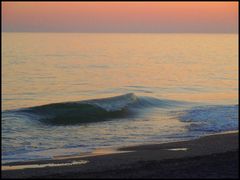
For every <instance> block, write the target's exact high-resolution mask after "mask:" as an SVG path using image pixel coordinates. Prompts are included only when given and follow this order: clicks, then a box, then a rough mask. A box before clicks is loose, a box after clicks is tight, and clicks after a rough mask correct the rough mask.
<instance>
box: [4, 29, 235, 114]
mask: <svg viewBox="0 0 240 180" xmlns="http://www.w3.org/2000/svg"><path fill="white" fill-rule="evenodd" d="M237 38H238V36H237V35H233V34H82V33H74V34H68V33H63V34H61V33H60V34H59V33H56V34H54V33H3V40H2V41H3V49H2V57H3V61H2V65H3V69H2V70H3V73H2V75H3V78H2V83H3V84H2V85H3V87H2V95H3V102H2V105H3V109H4V110H5V109H15V108H22V107H31V106H36V105H41V104H48V103H55V102H64V101H76V100H84V99H91V98H103V97H108V96H115V95H121V94H125V93H131V92H133V93H136V94H139V95H149V96H155V97H160V98H164V99H173V100H181V101H197V102H209V103H218V104H219V103H220V104H221V103H237V99H238V58H237V56H238V54H237V49H238V43H237Z"/></svg>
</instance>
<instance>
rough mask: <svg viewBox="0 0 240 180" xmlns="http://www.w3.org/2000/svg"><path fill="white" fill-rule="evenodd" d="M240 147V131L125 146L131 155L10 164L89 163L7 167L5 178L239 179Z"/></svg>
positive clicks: (4, 172) (122, 149)
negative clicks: (8, 168) (11, 168)
mask: <svg viewBox="0 0 240 180" xmlns="http://www.w3.org/2000/svg"><path fill="white" fill-rule="evenodd" d="M238 146H239V140H238V132H235V133H229V134H218V135H211V136H206V137H202V138H200V139H196V140H191V141H182V142H174V143H165V144H152V145H140V146H132V147H124V148H120V149H119V150H121V151H127V152H125V153H119V154H105V155H98V156H86V157H71V158H70V157H69V158H65V159H58V160H44V161H38V162H36V161H35V162H25V163H9V164H8V165H12V167H18V166H17V165H31V164H45V163H70V162H72V161H80V160H86V161H88V163H86V164H81V165H71V166H69V165H68V166H59V167H44V168H29V169H20V170H6V169H7V167H6V165H4V166H2V178H40V177H41V178H238V177H239V173H238V171H239V166H238V161H239V155H238V152H239V151H238ZM177 148H180V149H177ZM169 149H175V150H169ZM176 149H177V150H176ZM128 151H131V152H128ZM4 169H5V170H4Z"/></svg>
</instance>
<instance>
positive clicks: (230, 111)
mask: <svg viewBox="0 0 240 180" xmlns="http://www.w3.org/2000/svg"><path fill="white" fill-rule="evenodd" d="M179 119H180V121H182V122H187V123H188V122H189V123H190V126H189V129H190V130H191V131H204V132H207V131H209V132H221V131H231V130H238V119H239V112H238V105H216V106H199V107H195V108H192V109H189V110H186V111H184V112H183V114H182V115H180V116H179Z"/></svg>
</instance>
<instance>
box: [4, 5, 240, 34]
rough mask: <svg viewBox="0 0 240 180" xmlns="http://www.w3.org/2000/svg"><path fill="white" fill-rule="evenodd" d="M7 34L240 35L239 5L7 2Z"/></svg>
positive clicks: (5, 17) (5, 28) (5, 21)
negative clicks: (128, 33) (239, 27)
mask: <svg viewBox="0 0 240 180" xmlns="http://www.w3.org/2000/svg"><path fill="white" fill-rule="evenodd" d="M2 31H4V32H116V33H125V32H126V33H127V32H137V33H157V32H162V33H189V32H190V33H238V2H221V1H220V2H214V1H213V2H204V1H203V2H2Z"/></svg>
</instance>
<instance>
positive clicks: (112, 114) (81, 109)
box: [18, 93, 180, 125]
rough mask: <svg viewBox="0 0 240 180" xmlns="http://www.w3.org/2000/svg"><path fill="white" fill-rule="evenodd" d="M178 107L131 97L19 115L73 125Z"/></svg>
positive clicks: (38, 108) (58, 105)
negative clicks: (154, 109) (149, 109)
mask: <svg viewBox="0 0 240 180" xmlns="http://www.w3.org/2000/svg"><path fill="white" fill-rule="evenodd" d="M178 104H180V102H178V101H171V100H160V99H157V98H152V97H138V96H136V95H135V94H133V93H129V94H124V95H121V96H115V97H109V98H102V99H92V100H85V101H77V102H63V103H53V104H47V105H41V106H35V107H30V108H25V109H20V110H18V113H19V112H20V113H24V114H25V115H28V116H34V118H36V119H39V120H40V121H41V122H43V123H47V124H52V125H73V124H80V123H89V122H99V121H104V120H109V119H114V118H125V117H128V116H130V115H133V114H134V113H136V110H138V109H142V108H149V107H161V108H169V107H171V106H176V105H178Z"/></svg>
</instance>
